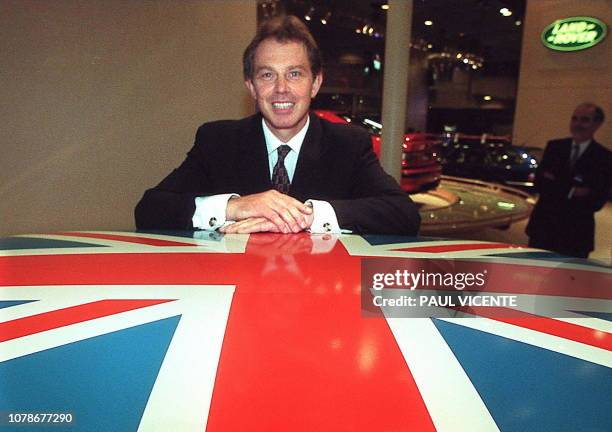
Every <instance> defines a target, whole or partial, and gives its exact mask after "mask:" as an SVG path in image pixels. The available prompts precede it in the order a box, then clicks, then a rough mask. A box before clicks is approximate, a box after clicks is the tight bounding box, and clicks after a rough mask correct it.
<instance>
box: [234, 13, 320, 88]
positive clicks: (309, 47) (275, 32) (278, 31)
mask: <svg viewBox="0 0 612 432" xmlns="http://www.w3.org/2000/svg"><path fill="white" fill-rule="evenodd" d="M270 38H272V39H274V40H276V41H277V42H301V43H303V44H304V46H305V47H306V53H307V54H308V61H309V62H310V69H311V70H312V75H313V76H317V75H318V74H319V73H321V69H322V68H323V59H322V55H321V51H320V50H319V47H318V46H317V43H316V42H315V40H314V38H313V37H312V34H310V31H308V27H306V24H304V23H303V22H302V21H300V19H299V18H297V17H295V16H293V15H283V16H279V17H275V18H272V19H269V20H266V21H264V22H263V23H262V24H261V25H260V26H259V28H258V29H257V33H255V36H254V37H253V40H251V43H250V44H249V46H248V47H247V48H246V49H245V50H244V54H243V56H242V72H243V74H244V78H245V79H252V78H253V73H254V72H255V71H254V68H255V51H256V50H257V47H258V46H259V44H260V43H262V42H263V41H264V40H266V39H270Z"/></svg>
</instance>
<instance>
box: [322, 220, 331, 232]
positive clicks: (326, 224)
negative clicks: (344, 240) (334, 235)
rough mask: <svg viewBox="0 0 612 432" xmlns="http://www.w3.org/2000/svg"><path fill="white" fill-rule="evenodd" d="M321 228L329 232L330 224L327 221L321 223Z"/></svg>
mask: <svg viewBox="0 0 612 432" xmlns="http://www.w3.org/2000/svg"><path fill="white" fill-rule="evenodd" d="M323 229H324V230H325V232H330V231H331V224H330V223H329V222H325V223H324V224H323Z"/></svg>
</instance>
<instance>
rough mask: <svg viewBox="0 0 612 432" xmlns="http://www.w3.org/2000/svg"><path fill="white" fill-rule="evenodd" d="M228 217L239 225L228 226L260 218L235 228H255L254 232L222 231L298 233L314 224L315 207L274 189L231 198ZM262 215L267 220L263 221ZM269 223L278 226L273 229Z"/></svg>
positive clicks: (227, 211)
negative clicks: (313, 208)
mask: <svg viewBox="0 0 612 432" xmlns="http://www.w3.org/2000/svg"><path fill="white" fill-rule="evenodd" d="M225 217H226V219H227V220H235V221H238V222H237V223H236V224H233V225H230V226H228V227H227V228H228V229H229V228H230V227H233V226H234V225H238V224H240V222H242V221H245V220H249V219H255V220H257V222H254V221H253V220H250V222H249V223H248V224H246V226H244V225H238V227H236V228H234V229H248V230H251V229H255V231H227V230H226V231H223V232H227V233H230V232H260V231H271V232H282V233H291V232H294V233H297V232H300V231H302V230H304V229H306V228H308V227H309V226H310V225H311V224H312V208H311V207H309V206H307V205H306V204H303V203H301V202H300V201H298V200H296V199H295V198H292V197H290V196H289V195H285V194H282V193H280V192H278V191H276V190H274V189H271V190H269V191H266V192H261V193H258V194H253V195H246V196H243V197H240V198H232V199H230V200H229V201H228V202H227V210H226V214H225ZM261 218H263V219H265V221H262V220H261ZM266 222H267V223H266ZM269 223H272V224H273V225H274V226H275V229H274V230H273V229H270V226H269ZM260 228H261V229H260ZM264 228H265V229H264Z"/></svg>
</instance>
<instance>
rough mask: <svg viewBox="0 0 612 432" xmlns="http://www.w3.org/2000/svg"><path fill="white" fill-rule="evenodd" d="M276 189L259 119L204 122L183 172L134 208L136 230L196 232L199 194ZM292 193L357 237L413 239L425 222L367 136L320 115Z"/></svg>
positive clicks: (308, 136) (305, 146) (309, 135)
mask: <svg viewBox="0 0 612 432" xmlns="http://www.w3.org/2000/svg"><path fill="white" fill-rule="evenodd" d="M271 188H272V183H271V181H270V172H269V168H268V155H267V151H266V144H265V139H264V135H263V129H262V126H261V115H260V114H256V115H254V116H251V117H247V118H245V119H242V120H224V121H217V122H212V123H205V124H204V125H202V126H201V127H200V128H199V129H198V132H197V134H196V138H195V144H194V146H193V148H192V149H191V150H190V151H189V153H188V154H187V158H186V159H185V161H184V162H183V163H182V164H181V166H179V167H178V168H177V169H175V170H174V171H173V172H172V173H170V175H168V176H167V177H166V178H165V179H164V180H162V182H161V183H160V184H158V185H157V186H156V187H154V188H152V189H149V190H147V191H146V192H145V194H144V196H143V198H142V199H141V200H140V202H139V203H138V205H137V206H136V211H135V216H136V226H137V227H138V228H139V229H158V228H179V229H193V225H192V222H191V218H192V216H193V214H194V211H195V198H196V197H197V196H208V195H215V194H222V193H230V192H234V193H238V194H240V195H249V194H254V193H258V192H263V191H266V190H269V189H271ZM289 195H291V196H292V197H295V198H296V199H298V200H300V201H305V200H307V199H318V200H325V201H329V202H330V204H331V205H332V207H333V208H334V210H335V212H336V215H337V217H338V222H339V224H340V227H342V228H347V229H351V230H353V231H354V232H358V233H377V234H385V233H386V234H406V235H416V233H417V231H418V228H419V224H420V217H419V214H418V211H417V208H416V206H415V204H414V203H413V202H412V201H411V200H410V198H409V197H408V195H407V194H406V193H405V192H404V191H402V190H401V189H400V187H399V186H398V184H397V182H396V181H395V180H394V179H393V178H392V177H391V176H389V175H387V174H386V173H385V172H384V171H383V169H382V168H381V166H380V164H379V162H378V159H377V158H376V155H375V154H374V152H373V151H372V144H371V141H370V138H369V135H368V134H367V133H366V132H365V131H364V130H362V129H360V128H358V127H355V126H348V125H339V124H332V123H330V122H328V121H325V120H322V119H320V118H319V117H317V116H315V115H311V116H310V126H309V128H308V132H307V133H306V137H305V138H304V142H303V144H302V148H301V150H300V154H299V158H298V163H297V166H296V170H295V174H294V177H293V182H292V184H291V189H290V190H289Z"/></svg>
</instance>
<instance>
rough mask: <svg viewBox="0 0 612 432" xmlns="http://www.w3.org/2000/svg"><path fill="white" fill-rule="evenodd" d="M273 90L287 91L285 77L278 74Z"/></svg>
mask: <svg viewBox="0 0 612 432" xmlns="http://www.w3.org/2000/svg"><path fill="white" fill-rule="evenodd" d="M275 90H276V91H277V92H278V93H285V92H286V91H287V79H286V78H285V77H284V76H282V75H281V76H279V77H278V79H277V80H276V85H275Z"/></svg>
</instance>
